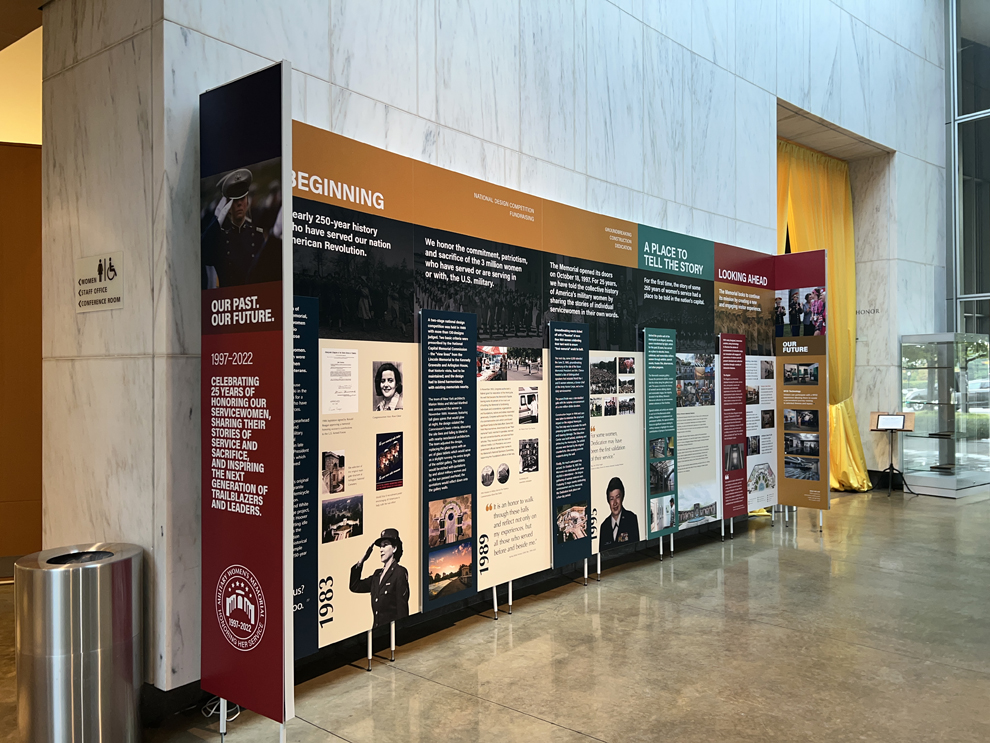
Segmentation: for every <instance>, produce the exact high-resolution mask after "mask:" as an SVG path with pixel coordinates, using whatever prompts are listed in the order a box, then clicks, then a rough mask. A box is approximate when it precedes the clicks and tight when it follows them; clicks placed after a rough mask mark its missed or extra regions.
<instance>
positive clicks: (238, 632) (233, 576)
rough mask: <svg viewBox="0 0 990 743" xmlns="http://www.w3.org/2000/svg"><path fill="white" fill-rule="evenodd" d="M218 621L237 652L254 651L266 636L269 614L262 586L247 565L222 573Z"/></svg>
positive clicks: (218, 596) (217, 593) (219, 584)
mask: <svg viewBox="0 0 990 743" xmlns="http://www.w3.org/2000/svg"><path fill="white" fill-rule="evenodd" d="M216 609H217V621H218V622H219V623H220V629H221V630H223V636H224V637H226V638H227V642H229V643H230V644H231V645H233V646H234V648H235V649H237V650H242V651H247V650H253V649H254V648H255V647H257V645H258V643H260V642H261V638H262V636H263V635H264V634H265V622H266V620H267V618H268V613H267V610H266V607H265V594H264V593H263V592H262V590H261V583H259V582H258V579H257V578H256V577H255V576H254V573H252V572H251V571H250V570H248V569H247V568H246V567H244V566H243V565H231V566H230V567H229V568H227V569H226V570H224V571H223V573H221V574H220V580H219V581H217V592H216Z"/></svg>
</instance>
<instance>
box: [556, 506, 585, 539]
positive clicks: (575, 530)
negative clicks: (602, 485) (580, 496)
mask: <svg viewBox="0 0 990 743" xmlns="http://www.w3.org/2000/svg"><path fill="white" fill-rule="evenodd" d="M586 536H588V504H587V502H585V501H581V502H579V503H567V504H564V505H560V506H557V542H558V544H563V543H564V542H573V541H575V540H577V539H584V538H585V537H586Z"/></svg>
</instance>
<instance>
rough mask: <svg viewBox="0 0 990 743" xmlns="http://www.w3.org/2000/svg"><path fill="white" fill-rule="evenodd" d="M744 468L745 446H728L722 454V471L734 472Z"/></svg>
mask: <svg viewBox="0 0 990 743" xmlns="http://www.w3.org/2000/svg"><path fill="white" fill-rule="evenodd" d="M745 467H746V445H745V444H729V445H728V446H726V447H725V451H724V452H723V453H722V469H723V470H725V471H726V472H734V471H735V470H741V469H744V468H745Z"/></svg>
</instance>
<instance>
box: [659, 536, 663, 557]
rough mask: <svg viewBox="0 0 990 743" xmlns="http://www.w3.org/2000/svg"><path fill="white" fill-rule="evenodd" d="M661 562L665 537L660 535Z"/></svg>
mask: <svg viewBox="0 0 990 743" xmlns="http://www.w3.org/2000/svg"><path fill="white" fill-rule="evenodd" d="M660 562H663V537H660Z"/></svg>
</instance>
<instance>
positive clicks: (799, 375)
mask: <svg viewBox="0 0 990 743" xmlns="http://www.w3.org/2000/svg"><path fill="white" fill-rule="evenodd" d="M784 384H785V385H794V386H797V385H816V384H818V364H817V363H814V364H784Z"/></svg>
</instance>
